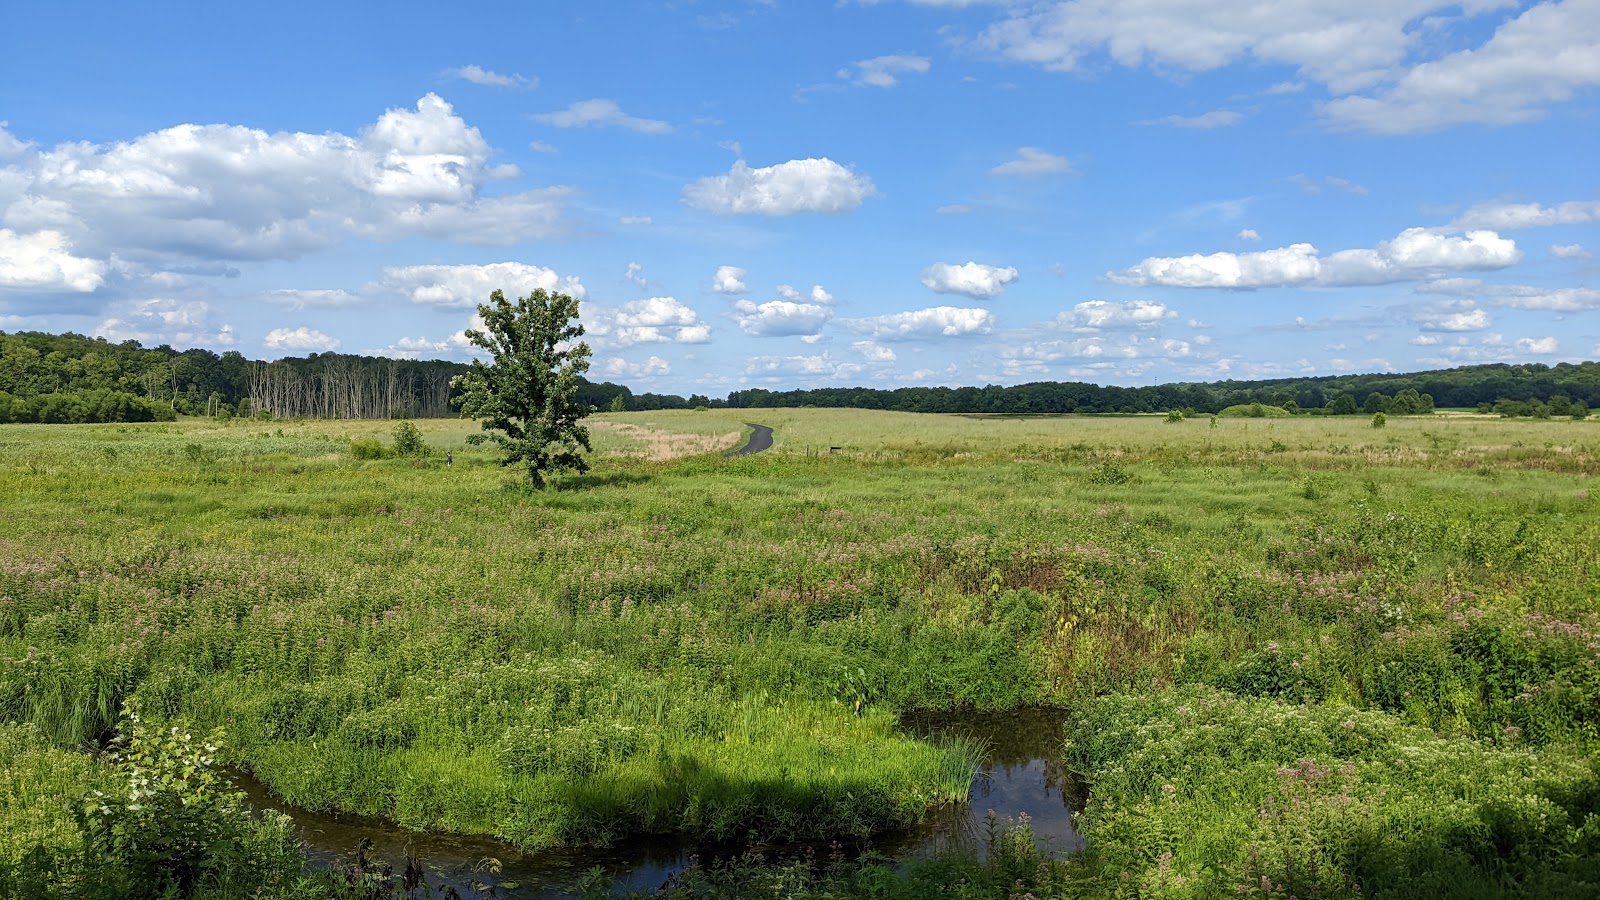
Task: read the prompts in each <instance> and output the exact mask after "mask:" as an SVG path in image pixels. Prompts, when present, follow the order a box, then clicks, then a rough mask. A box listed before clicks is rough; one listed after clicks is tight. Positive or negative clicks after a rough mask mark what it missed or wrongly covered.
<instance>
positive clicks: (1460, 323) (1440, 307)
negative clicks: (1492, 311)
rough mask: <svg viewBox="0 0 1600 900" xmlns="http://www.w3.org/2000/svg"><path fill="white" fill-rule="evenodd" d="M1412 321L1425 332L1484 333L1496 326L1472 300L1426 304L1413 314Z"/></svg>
mask: <svg viewBox="0 0 1600 900" xmlns="http://www.w3.org/2000/svg"><path fill="white" fill-rule="evenodd" d="M1411 320H1412V321H1413V322H1415V323H1416V324H1417V327H1418V328H1421V329H1422V330H1423V331H1482V330H1483V329H1485V328H1488V327H1489V326H1490V325H1493V324H1494V321H1493V320H1492V319H1490V318H1489V314H1488V313H1486V312H1484V311H1483V310H1481V309H1479V308H1478V307H1477V306H1476V305H1474V304H1473V303H1472V301H1470V300H1455V301H1444V302H1441V303H1431V304H1424V305H1422V306H1420V307H1418V308H1417V309H1416V310H1414V311H1413V312H1412V315H1411Z"/></svg>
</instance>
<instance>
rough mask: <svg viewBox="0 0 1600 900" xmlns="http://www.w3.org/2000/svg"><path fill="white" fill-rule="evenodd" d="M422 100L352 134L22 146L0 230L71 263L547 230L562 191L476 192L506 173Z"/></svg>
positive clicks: (1, 179)
mask: <svg viewBox="0 0 1600 900" xmlns="http://www.w3.org/2000/svg"><path fill="white" fill-rule="evenodd" d="M490 155H491V154H490V149H489V145H488V144H487V143H486V142H485V141H484V139H483V137H482V135H480V134H479V133H478V129H476V128H473V127H471V126H469V125H468V124H467V123H466V122H465V121H463V120H462V119H461V118H460V117H459V116H457V115H456V114H455V111H454V110H453V108H452V107H451V106H450V104H448V103H446V102H445V101H444V100H442V99H440V98H439V97H438V96H436V95H434V94H428V95H426V96H424V97H423V98H422V99H421V100H419V101H417V104H416V107H415V108H414V109H391V110H389V111H387V112H385V113H384V114H383V115H381V116H379V117H378V119H377V121H376V122H374V123H373V124H372V125H371V126H369V127H367V128H365V129H363V130H362V131H361V132H360V133H359V134H357V135H354V136H351V135H344V134H339V133H336V132H330V133H325V134H305V133H285V132H277V133H268V132H266V131H262V130H259V129H254V128H246V127H243V126H237V125H177V126H173V127H171V128H166V129H163V130H161V131H155V132H151V133H148V134H144V135H140V136H138V137H136V138H133V139H132V140H128V141H121V142H118V143H114V144H108V145H96V144H90V143H84V142H79V143H69V144H62V145H60V146H58V147H55V148H54V149H50V150H37V149H34V148H32V147H27V148H25V149H24V150H23V152H21V154H20V155H17V156H15V157H14V158H12V159H10V160H9V161H7V162H5V164H4V165H0V210H4V212H3V214H0V216H3V221H0V225H4V226H5V227H8V228H11V229H14V230H16V231H18V232H33V231H52V232H56V233H60V234H62V235H64V236H65V239H66V240H67V241H68V242H69V243H70V245H71V246H72V247H73V248H74V251H75V253H77V254H78V255H81V256H85V257H89V258H97V259H106V260H108V259H109V258H110V257H111V256H112V255H113V254H115V255H116V256H118V257H119V258H121V259H124V260H132V261H152V260H154V261H156V262H158V263H159V262H162V261H172V260H177V261H200V262H202V263H210V262H215V261H220V260H260V259H293V258H295V257H298V256H301V255H303V254H305V253H307V252H311V251H314V250H319V249H324V248H327V247H331V246H333V245H334V244H336V243H338V242H339V241H340V240H341V239H342V238H344V237H346V236H352V235H353V236H360V237H369V238H383V239H388V238H400V237H409V236H427V237H436V238H444V239H450V240H459V241H464V242H468V243H479V244H510V243H516V242H519V241H525V240H529V239H533V238H539V237H545V236H549V235H551V234H554V233H556V232H557V231H559V229H560V227H561V223H562V215H563V213H562V210H563V206H564V203H565V199H566V197H567V196H568V194H570V190H569V189H567V188H547V189H542V190H531V191H521V192H510V193H499V194H493V195H486V194H485V193H484V188H485V186H487V185H488V184H490V183H491V182H495V181H503V180H506V179H511V178H515V177H517V176H518V175H519V173H518V171H517V170H516V168H515V167H513V166H504V165H494V164H492V163H491V162H490Z"/></svg>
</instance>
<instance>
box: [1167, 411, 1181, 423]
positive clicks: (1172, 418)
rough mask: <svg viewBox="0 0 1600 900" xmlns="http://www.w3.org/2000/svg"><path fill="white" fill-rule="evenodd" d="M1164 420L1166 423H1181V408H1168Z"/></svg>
mask: <svg viewBox="0 0 1600 900" xmlns="http://www.w3.org/2000/svg"><path fill="white" fill-rule="evenodd" d="M1166 421H1167V424H1168V425H1181V424H1183V410H1181V409H1169V410H1167V419H1166Z"/></svg>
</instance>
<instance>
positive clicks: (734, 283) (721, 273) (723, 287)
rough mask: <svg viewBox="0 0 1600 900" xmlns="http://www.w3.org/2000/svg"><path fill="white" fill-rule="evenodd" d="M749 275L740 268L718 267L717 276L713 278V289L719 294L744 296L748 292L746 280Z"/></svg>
mask: <svg viewBox="0 0 1600 900" xmlns="http://www.w3.org/2000/svg"><path fill="white" fill-rule="evenodd" d="M749 274H750V273H749V272H746V271H745V270H744V269H741V268H739V267H738V266H717V274H715V275H713V276H711V289H712V290H713V291H716V292H717V293H719V294H742V293H744V292H745V290H746V287H745V283H744V278H745V276H746V275H749Z"/></svg>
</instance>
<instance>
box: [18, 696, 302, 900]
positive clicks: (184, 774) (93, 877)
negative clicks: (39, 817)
mask: <svg viewBox="0 0 1600 900" xmlns="http://www.w3.org/2000/svg"><path fill="white" fill-rule="evenodd" d="M221 740H222V732H221V730H220V729H215V730H213V731H212V732H211V733H210V734H209V735H207V736H206V737H205V738H203V739H196V738H195V737H194V735H193V734H192V733H191V732H190V731H189V730H188V726H187V724H185V723H180V724H177V725H173V726H169V727H167V728H160V727H156V726H154V725H151V724H148V723H146V722H144V721H142V719H141V717H140V716H139V714H138V712H137V708H136V707H134V706H132V705H130V706H129V707H128V708H127V710H126V718H125V720H124V730H123V731H122V732H121V733H119V734H118V736H117V737H116V739H115V740H113V742H112V744H111V748H110V750H109V751H108V754H107V765H106V768H105V770H104V772H102V773H97V774H96V775H95V776H94V777H92V778H91V777H87V776H80V777H82V778H83V780H84V781H87V782H88V783H89V784H91V785H97V786H96V787H94V788H93V789H91V790H89V791H88V792H87V793H85V794H83V795H81V796H80V797H78V798H77V799H75V800H73V801H72V802H71V803H69V804H67V807H68V808H69V809H70V811H71V815H72V820H73V824H74V831H75V832H76V834H75V837H76V841H75V842H74V843H70V844H69V843H67V841H65V840H63V839H61V838H60V837H53V836H52V837H46V836H43V835H41V837H44V838H45V839H43V840H40V841H39V842H38V843H35V844H34V845H33V846H32V848H31V849H30V850H28V851H27V852H25V853H23V854H21V855H20V856H16V855H14V854H13V855H12V856H11V858H10V859H6V858H0V896H7V897H10V896H28V897H39V898H55V897H59V898H63V900H65V898H69V897H70V898H82V897H89V898H106V900H111V898H129V900H131V898H138V897H182V898H191V897H192V898H217V900H223V898H241V900H242V898H246V897H272V896H279V895H280V892H281V895H284V896H287V895H289V894H299V893H300V892H301V891H303V890H304V888H305V887H306V885H305V884H304V882H303V879H302V878H301V876H300V868H301V863H302V858H301V853H300V845H299V842H298V841H297V840H296V839H295V837H294V835H293V829H292V826H291V824H290V822H289V819H288V818H287V817H286V816H282V815H278V814H275V813H274V814H267V815H265V816H262V817H260V818H256V817H253V816H252V815H251V813H250V811H249V810H248V809H247V808H246V807H245V805H244V796H243V795H242V794H240V793H238V792H237V791H235V790H233V789H232V788H231V787H230V786H229V784H228V782H227V780H226V779H225V777H224V775H223V771H222V767H221V763H220V761H219V758H218V755H217V754H218V753H219V751H220V749H221V748H220V746H219V744H218V742H220V741H221ZM3 761H4V762H6V763H7V768H10V766H11V765H14V764H15V763H16V762H17V760H16V759H15V758H12V759H8V760H3ZM29 787H30V788H33V789H37V788H36V786H35V785H29ZM102 788H103V789H102ZM300 895H301V896H304V894H300Z"/></svg>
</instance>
